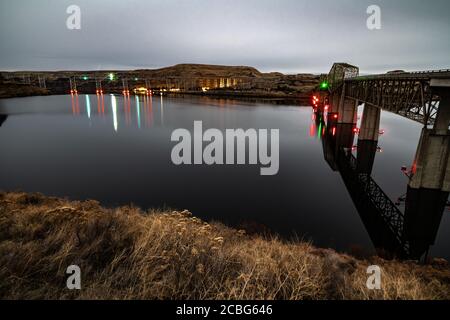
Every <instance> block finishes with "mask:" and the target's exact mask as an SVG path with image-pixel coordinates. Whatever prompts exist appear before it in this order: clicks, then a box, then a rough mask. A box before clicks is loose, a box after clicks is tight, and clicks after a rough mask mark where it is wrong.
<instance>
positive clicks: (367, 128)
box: [358, 103, 381, 141]
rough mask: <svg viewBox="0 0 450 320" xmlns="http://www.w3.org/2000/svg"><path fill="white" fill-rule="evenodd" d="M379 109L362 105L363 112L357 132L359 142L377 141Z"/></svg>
mask: <svg viewBox="0 0 450 320" xmlns="http://www.w3.org/2000/svg"><path fill="white" fill-rule="evenodd" d="M380 117H381V109H380V108H376V107H374V106H371V105H369V104H367V103H366V104H365V105H364V111H363V114H362V119H361V128H360V130H359V136H358V139H359V140H369V141H378V137H379V134H380Z"/></svg>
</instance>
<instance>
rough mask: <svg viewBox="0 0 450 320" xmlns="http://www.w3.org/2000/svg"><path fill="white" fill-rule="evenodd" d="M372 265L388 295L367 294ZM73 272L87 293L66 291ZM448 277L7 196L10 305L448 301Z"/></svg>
mask: <svg viewBox="0 0 450 320" xmlns="http://www.w3.org/2000/svg"><path fill="white" fill-rule="evenodd" d="M374 259H375V258H374ZM373 263H376V264H378V265H380V266H381V267H382V269H383V275H382V290H377V291H373V290H368V289H366V285H365V284H366V280H367V275H366V272H365V271H366V268H367V266H368V265H370V264H373ZM72 264H76V265H79V266H80V268H81V271H82V290H74V291H71V290H68V289H67V288H66V277H67V275H66V273H65V271H66V268H67V267H68V266H69V265H72ZM449 279H450V276H449V266H448V264H446V263H444V262H441V264H440V265H431V266H419V265H416V264H414V263H400V262H396V261H391V262H388V261H384V260H381V259H375V261H361V260H356V259H354V258H352V257H350V256H347V255H342V254H337V253H336V252H334V251H332V250H324V249H316V248H314V247H312V246H311V245H309V244H307V243H284V242H282V241H280V240H277V239H271V240H267V239H263V238H260V237H249V236H247V235H245V233H244V232H242V231H237V230H233V229H230V228H228V227H225V226H222V225H220V224H213V225H211V224H207V223H204V222H202V221H200V220H199V219H197V218H195V217H192V216H191V214H190V213H189V212H187V211H184V212H171V213H168V212H157V211H152V212H148V213H143V212H142V211H140V210H139V209H137V208H134V207H122V208H117V209H105V208H102V207H101V206H100V205H99V204H98V203H97V202H95V201H86V202H68V201H66V200H61V199H55V198H47V197H44V196H42V195H39V194H24V193H0V298H2V299H18V298H24V299H74V298H83V299H448V298H449V296H450V290H449V283H450V281H449Z"/></svg>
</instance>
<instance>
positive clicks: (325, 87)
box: [320, 81, 328, 89]
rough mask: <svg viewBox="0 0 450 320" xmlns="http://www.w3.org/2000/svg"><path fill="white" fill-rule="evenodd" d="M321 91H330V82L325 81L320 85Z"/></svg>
mask: <svg viewBox="0 0 450 320" xmlns="http://www.w3.org/2000/svg"><path fill="white" fill-rule="evenodd" d="M320 89H328V82H326V81H324V82H322V83H321V84H320Z"/></svg>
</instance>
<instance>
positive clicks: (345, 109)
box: [338, 97, 359, 124]
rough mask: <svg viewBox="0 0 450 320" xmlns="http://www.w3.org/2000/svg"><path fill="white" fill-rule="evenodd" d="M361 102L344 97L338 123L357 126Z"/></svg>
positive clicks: (340, 105) (340, 104)
mask: <svg viewBox="0 0 450 320" xmlns="http://www.w3.org/2000/svg"><path fill="white" fill-rule="evenodd" d="M358 105H359V101H358V100H354V99H350V98H346V97H343V98H341V102H340V103H339V109H338V123H351V124H356V122H357V114H358Z"/></svg>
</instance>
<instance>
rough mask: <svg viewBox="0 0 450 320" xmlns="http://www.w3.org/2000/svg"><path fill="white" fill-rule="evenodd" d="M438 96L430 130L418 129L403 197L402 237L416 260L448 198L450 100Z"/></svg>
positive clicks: (445, 95)
mask: <svg viewBox="0 0 450 320" xmlns="http://www.w3.org/2000/svg"><path fill="white" fill-rule="evenodd" d="M440 96H441V102H440V105H439V110H438V114H437V116H436V121H435V125H434V128H433V129H428V128H423V129H422V134H421V137H420V141H419V145H418V147H417V153H416V157H415V161H414V165H413V170H412V171H413V176H412V178H411V180H410V182H409V185H408V191H407V195H406V207H405V220H404V237H405V239H406V240H408V242H409V244H410V251H411V255H412V256H416V257H418V258H420V257H421V256H422V255H423V254H424V253H426V252H427V250H428V248H429V246H431V245H433V244H434V241H435V239H436V235H437V232H438V229H439V225H440V221H441V219H442V214H443V211H444V210H445V206H446V203H447V199H448V197H449V194H450V132H449V130H448V126H449V124H450V99H449V94H448V93H446V92H442V93H440Z"/></svg>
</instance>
